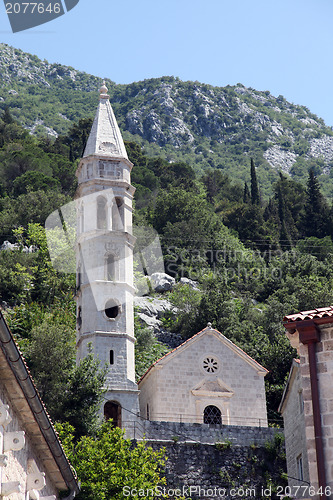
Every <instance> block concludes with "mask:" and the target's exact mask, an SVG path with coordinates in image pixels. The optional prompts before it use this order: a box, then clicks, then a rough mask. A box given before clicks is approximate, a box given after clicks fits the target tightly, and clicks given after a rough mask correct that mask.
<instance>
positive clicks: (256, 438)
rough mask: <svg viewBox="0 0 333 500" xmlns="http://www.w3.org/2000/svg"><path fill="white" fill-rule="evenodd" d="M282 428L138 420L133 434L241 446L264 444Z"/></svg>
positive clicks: (170, 439) (136, 436)
mask: <svg viewBox="0 0 333 500" xmlns="http://www.w3.org/2000/svg"><path fill="white" fill-rule="evenodd" d="M277 432H279V433H281V432H283V431H281V429H276V428H271V427H249V426H232V425H222V426H217V425H210V424H190V423H180V422H153V421H148V420H139V421H138V422H137V423H136V426H135V429H134V432H133V433H132V434H131V436H133V437H134V438H136V439H142V438H143V437H145V438H146V439H147V440H149V441H151V440H158V441H161V440H162V441H165V440H166V441H167V440H169V441H173V442H178V441H179V442H187V441H189V442H190V441H192V442H198V443H206V444H214V443H223V442H227V443H230V444H232V445H238V446H251V445H257V446H259V445H261V446H262V445H264V444H265V443H266V442H267V441H269V440H271V439H273V438H274V436H275V434H276V433H277Z"/></svg>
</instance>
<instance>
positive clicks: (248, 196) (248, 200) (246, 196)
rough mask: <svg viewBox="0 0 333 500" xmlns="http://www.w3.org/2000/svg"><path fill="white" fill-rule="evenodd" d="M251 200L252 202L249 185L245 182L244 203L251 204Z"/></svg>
mask: <svg viewBox="0 0 333 500" xmlns="http://www.w3.org/2000/svg"><path fill="white" fill-rule="evenodd" d="M250 200H251V196H250V191H249V188H248V185H247V183H246V182H245V184H244V193H243V203H249V202H250Z"/></svg>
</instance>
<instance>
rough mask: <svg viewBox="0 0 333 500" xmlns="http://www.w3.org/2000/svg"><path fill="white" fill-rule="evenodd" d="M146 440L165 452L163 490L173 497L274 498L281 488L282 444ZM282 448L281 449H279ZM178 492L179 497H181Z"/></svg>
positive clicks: (206, 499) (215, 499) (204, 499)
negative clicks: (222, 443)
mask: <svg viewBox="0 0 333 500" xmlns="http://www.w3.org/2000/svg"><path fill="white" fill-rule="evenodd" d="M271 443H272V444H271V445H270V446H268V445H267V443H266V446H261V447H257V446H254V445H252V446H234V445H230V444H227V445H221V444H217V445H204V444H194V443H180V442H178V443H171V442H158V441H151V442H148V443H147V444H149V445H150V446H152V447H153V448H154V449H155V450H157V449H159V448H161V447H164V448H165V451H166V457H167V461H166V466H165V471H164V476H165V478H166V486H165V488H166V493H167V494H168V498H172V499H173V500H177V499H180V498H185V499H186V500H231V499H233V500H263V499H264V498H266V499H270V500H277V499H278V498H279V499H280V498H281V497H279V496H277V490H276V488H277V487H280V490H281V491H284V489H285V487H286V484H287V483H286V481H285V480H284V479H283V477H282V474H283V472H286V464H285V461H284V460H283V458H281V451H283V443H282V445H281V446H278V445H277V446H275V445H274V441H272V442H271ZM281 447H282V450H281ZM181 495H182V496H181Z"/></svg>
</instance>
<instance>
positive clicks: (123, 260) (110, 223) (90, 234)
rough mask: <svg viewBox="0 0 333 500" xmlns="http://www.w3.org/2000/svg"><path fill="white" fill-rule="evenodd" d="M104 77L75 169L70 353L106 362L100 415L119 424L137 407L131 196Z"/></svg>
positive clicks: (127, 165) (131, 417)
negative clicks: (74, 344) (73, 307)
mask: <svg viewBox="0 0 333 500" xmlns="http://www.w3.org/2000/svg"><path fill="white" fill-rule="evenodd" d="M107 92H108V89H107V87H106V86H105V83H104V82H103V85H102V87H101V89H100V97H99V105H98V108H97V112H96V116H95V119H94V122H93V125H92V129H91V132H90V135H89V138H88V141H87V145H86V149H85V152H84V154H83V158H82V159H81V161H80V164H79V166H78V169H77V173H76V175H77V178H78V189H77V194H76V199H77V235H78V236H77V246H76V265H77V296H76V302H77V360H78V361H79V360H80V359H82V358H83V357H85V356H86V355H87V354H88V352H89V349H92V352H93V353H94V356H95V357H97V358H98V359H99V360H100V362H101V366H104V365H106V366H107V370H108V371H107V380H106V384H107V387H106V388H107V392H106V394H105V402H104V405H103V408H102V412H103V413H104V415H105V417H106V418H112V419H113V421H114V423H115V425H117V426H119V427H126V422H128V421H132V420H135V415H136V414H137V413H138V411H139V409H138V393H139V391H138V389H137V385H136V383H135V366H134V342H135V338H134V312H133V294H134V287H133V247H134V242H135V238H134V237H133V235H132V202H133V194H134V191H135V188H134V187H133V186H132V185H131V179H130V174H131V169H132V167H133V164H132V163H131V162H130V161H129V159H128V156H127V153H126V149H125V145H124V142H123V139H122V136H121V133H120V130H119V127H118V125H117V122H116V119H115V116H114V113H113V110H112V108H111V105H110V101H109V96H108V94H107Z"/></svg>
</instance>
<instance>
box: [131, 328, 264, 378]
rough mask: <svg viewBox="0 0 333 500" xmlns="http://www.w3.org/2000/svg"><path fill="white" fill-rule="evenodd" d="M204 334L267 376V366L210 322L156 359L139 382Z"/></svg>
mask: <svg viewBox="0 0 333 500" xmlns="http://www.w3.org/2000/svg"><path fill="white" fill-rule="evenodd" d="M204 335H214V336H215V337H216V339H217V340H219V341H220V342H222V343H223V344H224V345H225V346H226V347H228V348H229V349H230V350H232V351H233V352H234V353H235V354H236V355H237V356H239V357H240V358H242V359H243V360H244V361H245V362H246V363H248V364H249V365H250V366H252V368H254V369H255V370H257V372H258V373H259V374H262V375H264V376H265V375H266V374H267V373H268V370H267V369H266V368H264V367H263V366H262V365H260V364H259V363H258V362H257V361H255V360H254V359H253V358H251V356H249V355H248V354H246V352H245V351H243V349H241V348H240V347H238V346H236V345H235V344H234V343H233V342H231V340H229V339H228V338H227V337H226V336H225V335H223V334H222V333H221V332H219V331H218V330H215V329H214V328H212V327H211V326H210V323H208V325H207V327H206V328H204V329H203V330H201V331H200V332H198V333H196V334H195V335H193V337H191V338H189V339H187V340H186V341H185V342H183V343H182V344H180V345H179V346H178V347H176V348H175V349H173V350H172V351H170V352H168V353H167V354H165V355H164V356H162V357H161V358H160V359H158V360H157V361H155V363H153V364H152V365H151V366H150V367H149V368H148V370H147V371H146V373H144V374H143V375H142V377H141V378H140V380H139V382H138V384H140V383H141V382H142V380H143V379H144V378H145V377H146V376H147V375H148V373H149V372H151V370H152V369H153V368H155V366H157V365H159V367H162V366H163V365H164V364H165V363H168V362H169V361H171V360H172V359H173V358H174V357H175V356H177V355H178V353H180V352H182V351H183V350H185V349H188V348H189V347H191V346H192V345H193V344H194V343H195V342H197V341H198V340H199V339H200V338H201V337H203V336H204Z"/></svg>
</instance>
